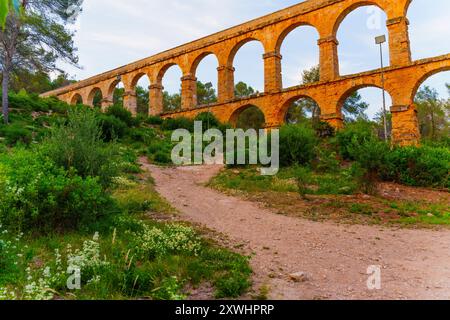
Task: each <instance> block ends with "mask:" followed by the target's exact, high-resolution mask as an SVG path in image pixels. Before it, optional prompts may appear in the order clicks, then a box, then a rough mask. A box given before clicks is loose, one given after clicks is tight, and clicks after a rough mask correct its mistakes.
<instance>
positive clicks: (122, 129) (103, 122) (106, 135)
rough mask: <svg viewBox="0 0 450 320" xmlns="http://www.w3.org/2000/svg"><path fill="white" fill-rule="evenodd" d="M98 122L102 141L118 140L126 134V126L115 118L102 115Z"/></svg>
mask: <svg viewBox="0 0 450 320" xmlns="http://www.w3.org/2000/svg"><path fill="white" fill-rule="evenodd" d="M99 120H100V126H101V131H102V138H103V140H104V141H107V142H108V141H113V140H115V139H120V138H122V137H123V136H124V135H125V133H126V132H127V129H128V128H127V124H126V123H125V122H123V121H122V120H120V119H118V118H116V117H115V116H111V115H106V114H102V115H100V116H99Z"/></svg>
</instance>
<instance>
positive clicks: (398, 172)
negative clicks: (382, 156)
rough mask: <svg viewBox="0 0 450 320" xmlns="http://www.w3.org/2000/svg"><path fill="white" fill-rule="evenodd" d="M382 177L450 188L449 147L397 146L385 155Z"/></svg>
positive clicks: (412, 183)
mask: <svg viewBox="0 0 450 320" xmlns="http://www.w3.org/2000/svg"><path fill="white" fill-rule="evenodd" d="M383 177H384V178H385V179H387V180H392V181H396V182H399V183H403V184H406V185H410V186H423V187H430V186H432V187H443V188H450V149H448V148H433V147H428V146H423V147H397V148H395V149H394V150H393V151H392V152H390V153H389V154H388V155H387V159H386V170H385V172H384V174H383Z"/></svg>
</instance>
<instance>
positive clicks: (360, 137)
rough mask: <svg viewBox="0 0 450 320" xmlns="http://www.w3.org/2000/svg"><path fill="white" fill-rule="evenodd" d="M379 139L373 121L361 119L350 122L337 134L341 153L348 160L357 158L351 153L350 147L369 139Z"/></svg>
mask: <svg viewBox="0 0 450 320" xmlns="http://www.w3.org/2000/svg"><path fill="white" fill-rule="evenodd" d="M374 139H377V136H376V134H375V130H374V126H373V123H370V122H368V121H364V120H359V121H356V122H353V123H349V124H348V125H347V126H346V127H345V129H343V130H341V131H338V132H337V134H336V143H337V147H338V149H339V153H340V154H341V156H342V157H343V158H344V159H346V160H355V158H354V157H352V155H351V154H350V152H351V151H350V149H352V148H353V147H354V146H355V145H356V146H357V145H360V144H363V143H365V142H366V141H369V140H374Z"/></svg>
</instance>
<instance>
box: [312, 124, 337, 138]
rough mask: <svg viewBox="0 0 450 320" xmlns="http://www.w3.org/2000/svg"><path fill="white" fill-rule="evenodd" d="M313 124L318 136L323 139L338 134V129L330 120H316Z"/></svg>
mask: <svg viewBox="0 0 450 320" xmlns="http://www.w3.org/2000/svg"><path fill="white" fill-rule="evenodd" d="M313 126H314V130H315V131H316V134H317V136H318V137H319V138H321V139H324V138H329V137H334V136H335V135H336V130H335V129H334V128H333V127H332V126H331V125H330V124H329V123H328V122H325V121H319V122H315V123H314V125H313Z"/></svg>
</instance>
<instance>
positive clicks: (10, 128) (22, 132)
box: [0, 124, 33, 146]
mask: <svg viewBox="0 0 450 320" xmlns="http://www.w3.org/2000/svg"><path fill="white" fill-rule="evenodd" d="M0 136H2V137H4V138H5V140H6V143H7V144H8V145H10V146H13V145H15V144H17V143H24V144H30V143H31V141H32V140H33V137H32V134H31V131H30V130H28V129H26V128H24V127H23V126H22V125H18V124H10V125H0Z"/></svg>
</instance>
